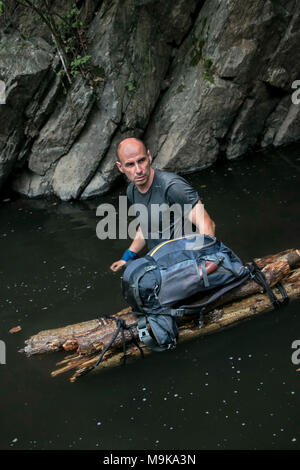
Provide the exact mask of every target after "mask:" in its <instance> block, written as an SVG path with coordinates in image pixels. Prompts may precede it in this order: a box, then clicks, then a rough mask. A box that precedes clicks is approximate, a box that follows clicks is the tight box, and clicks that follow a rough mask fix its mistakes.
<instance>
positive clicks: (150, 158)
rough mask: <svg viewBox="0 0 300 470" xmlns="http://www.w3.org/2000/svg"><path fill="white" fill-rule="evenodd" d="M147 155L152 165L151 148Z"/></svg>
mask: <svg viewBox="0 0 300 470" xmlns="http://www.w3.org/2000/svg"><path fill="white" fill-rule="evenodd" d="M147 155H148V157H149V160H150V165H151V163H152V155H151V153H150V150H147Z"/></svg>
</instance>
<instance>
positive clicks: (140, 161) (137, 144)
mask: <svg viewBox="0 0 300 470" xmlns="http://www.w3.org/2000/svg"><path fill="white" fill-rule="evenodd" d="M151 163H152V156H151V153H150V150H146V147H145V145H144V143H143V142H142V141H141V140H140V139H136V138H135V137H129V138H128V139H124V140H122V142H121V143H120V144H119V147H118V160H117V162H116V165H117V168H118V170H119V171H120V172H121V173H123V174H124V175H125V176H126V177H127V178H128V180H129V181H132V182H133V183H134V184H135V186H136V187H137V188H138V190H139V191H140V192H146V191H147V190H148V189H149V187H150V186H151V184H152V181H153V176H154V170H153V168H151Z"/></svg>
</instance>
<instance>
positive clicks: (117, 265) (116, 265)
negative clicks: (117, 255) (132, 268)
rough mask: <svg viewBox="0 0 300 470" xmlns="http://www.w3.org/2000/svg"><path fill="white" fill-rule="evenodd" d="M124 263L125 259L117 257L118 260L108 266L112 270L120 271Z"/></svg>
mask: <svg viewBox="0 0 300 470" xmlns="http://www.w3.org/2000/svg"><path fill="white" fill-rule="evenodd" d="M125 264H126V261H124V260H123V259H119V261H115V262H114V263H113V264H112V265H111V266H110V269H111V270H112V271H113V272H117V271H120V269H122V268H123V266H125Z"/></svg>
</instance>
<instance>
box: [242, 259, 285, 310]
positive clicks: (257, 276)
mask: <svg viewBox="0 0 300 470" xmlns="http://www.w3.org/2000/svg"><path fill="white" fill-rule="evenodd" d="M247 267H248V268H249V270H250V275H251V278H252V279H253V280H254V281H255V282H257V284H259V285H260V286H262V287H263V289H264V290H265V291H266V293H267V294H268V296H269V299H270V300H271V302H272V304H273V307H274V308H279V307H280V302H279V300H278V299H277V297H276V295H275V294H274V292H273V291H272V289H271V287H270V286H269V284H268V282H267V279H266V276H265V275H264V273H263V272H262V271H261V270H260V269H259V267H258V266H257V264H256V263H255V261H252V262H251V264H248V265H247Z"/></svg>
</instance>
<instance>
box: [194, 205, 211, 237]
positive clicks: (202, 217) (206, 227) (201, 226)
mask: <svg viewBox="0 0 300 470" xmlns="http://www.w3.org/2000/svg"><path fill="white" fill-rule="evenodd" d="M189 220H190V221H191V222H192V223H193V224H194V225H195V226H196V227H197V229H198V230H199V233H201V234H205V235H210V236H211V237H214V236H215V229H216V225H215V223H214V221H213V220H212V219H211V218H210V216H209V215H208V213H207V212H206V210H205V209H204V205H203V204H202V203H201V202H200V201H199V202H198V203H197V204H196V205H195V206H194V207H193V209H192V210H191V212H190V214H189Z"/></svg>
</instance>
